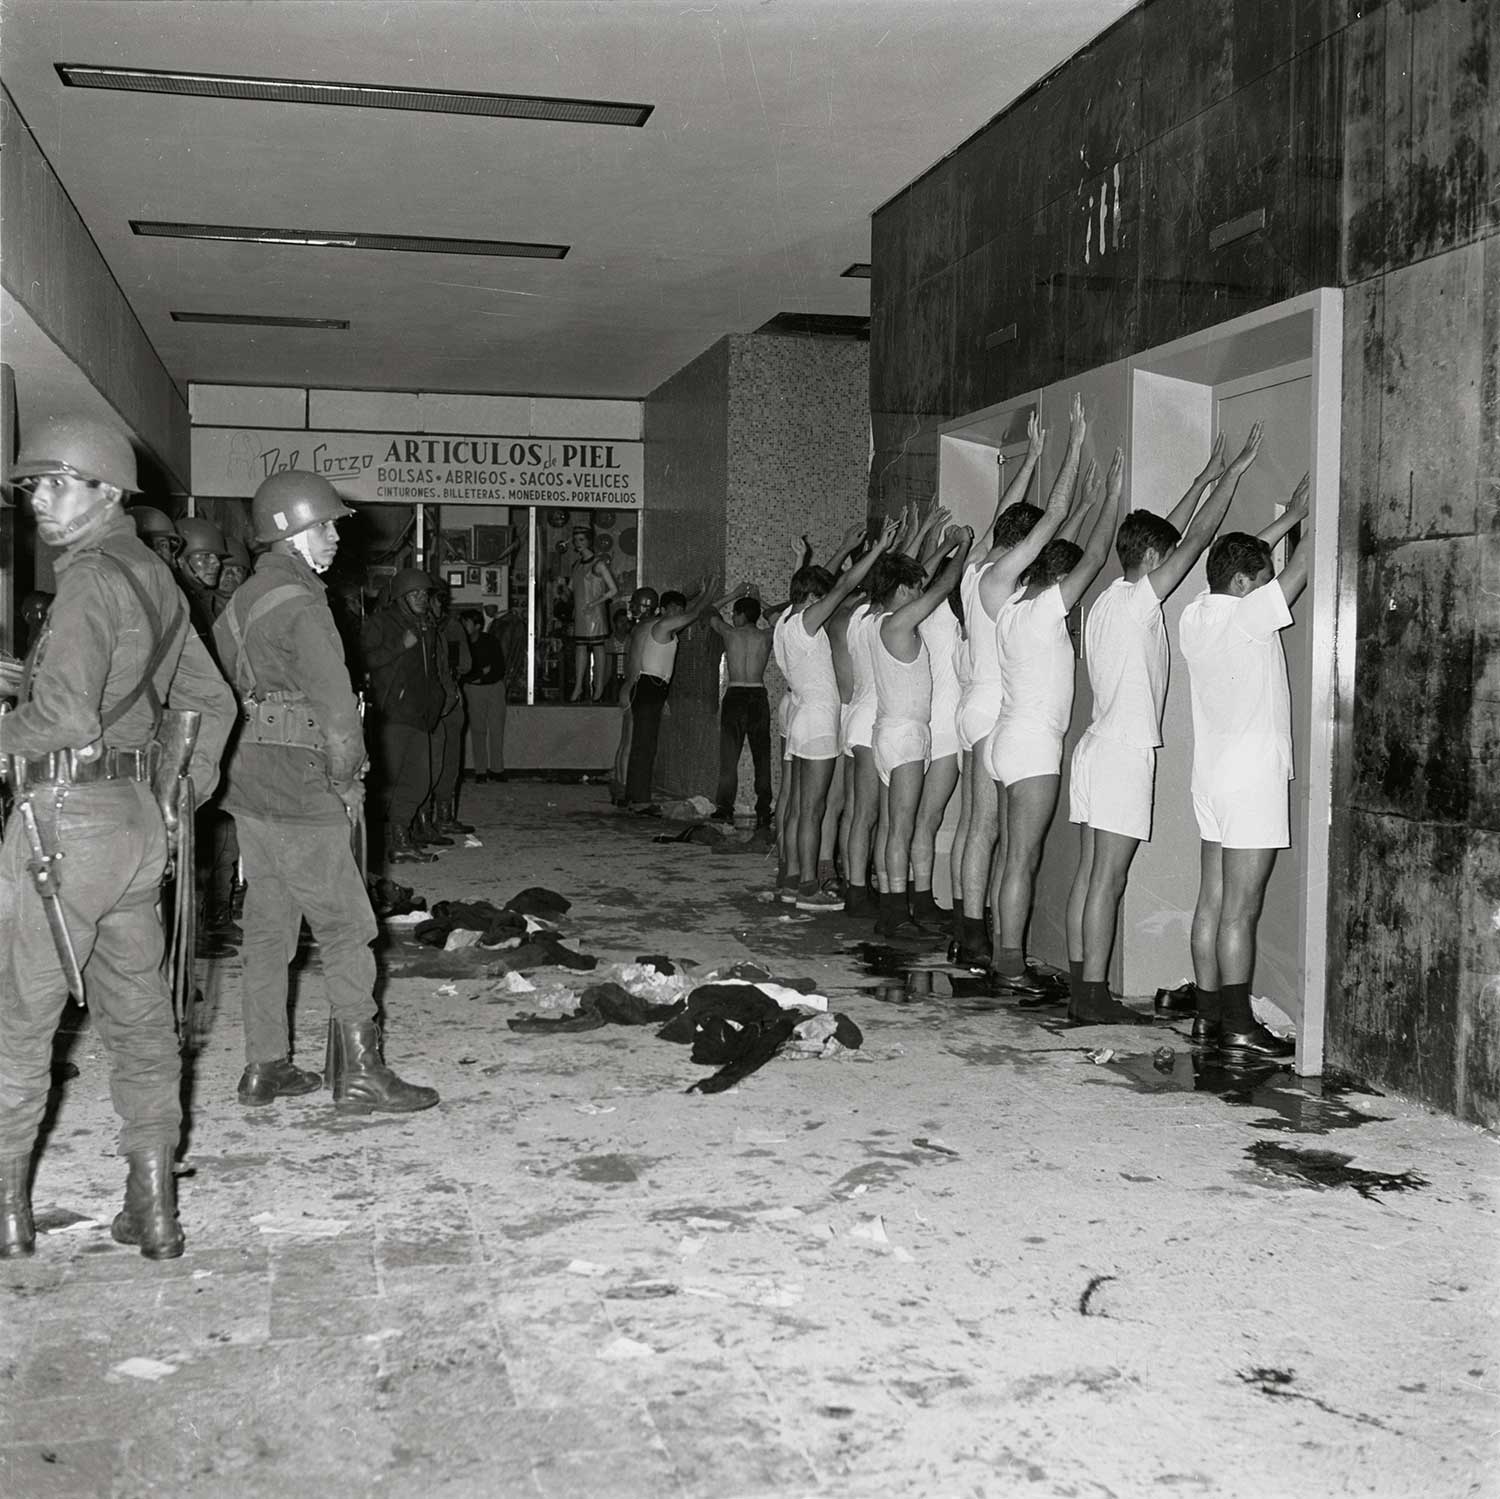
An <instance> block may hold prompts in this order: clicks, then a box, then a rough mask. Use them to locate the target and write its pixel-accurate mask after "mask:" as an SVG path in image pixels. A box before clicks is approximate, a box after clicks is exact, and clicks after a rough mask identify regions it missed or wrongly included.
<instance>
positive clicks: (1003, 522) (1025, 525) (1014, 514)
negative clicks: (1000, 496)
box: [991, 500, 1042, 547]
mask: <svg viewBox="0 0 1500 1499" xmlns="http://www.w3.org/2000/svg"><path fill="white" fill-rule="evenodd" d="M1041 518H1042V512H1041V511H1040V510H1038V509H1037V507H1036V506H1035V505H1028V504H1027V503H1026V501H1025V500H1022V501H1021V503H1020V504H1018V505H1012V506H1011V507H1010V509H1009V510H1006V511H1004V512H1003V513H1002V514H1001V516H1000V519H999V520H997V521H996V522H995V530H994V534H993V536H992V538H991V543H992V545H994V546H997V547H1013V546H1019V545H1020V544H1021V543H1022V542H1023V541H1025V540H1026V538H1027V537H1028V536H1030V535H1031V528H1032V527H1033V526H1034V525H1035V524H1036V523H1037V522H1038V521H1039V520H1040V519H1041Z"/></svg>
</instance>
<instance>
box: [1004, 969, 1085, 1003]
mask: <svg viewBox="0 0 1500 1499" xmlns="http://www.w3.org/2000/svg"><path fill="white" fill-rule="evenodd" d="M990 978H991V981H992V983H993V985H994V988H995V991H996V992H997V993H999V994H1015V995H1018V996H1020V997H1021V998H1022V999H1023V1000H1028V1001H1030V1003H1029V1004H1027V1005H1026V1008H1027V1009H1034V1008H1036V1006H1038V1005H1051V1004H1067V1002H1068V981H1067V980H1066V979H1065V978H1063V977H1062V976H1061V975H1060V974H1053V973H1043V972H1042V971H1041V969H1039V968H1033V967H1032V966H1031V964H1030V963H1028V964H1027V965H1026V968H1025V971H1024V972H1022V973H1010V974H1006V973H995V972H993V971H992V972H991V974H990Z"/></svg>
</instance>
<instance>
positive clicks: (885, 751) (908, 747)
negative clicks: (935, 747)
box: [872, 719, 932, 786]
mask: <svg viewBox="0 0 1500 1499" xmlns="http://www.w3.org/2000/svg"><path fill="white" fill-rule="evenodd" d="M931 747H932V730H931V729H929V728H928V726H927V725H926V724H925V723H912V722H911V721H910V720H908V719H884V720H881V721H880V722H878V723H876V725H875V735H874V740H873V744H872V748H873V749H874V751H875V770H876V773H877V774H878V775H879V776H880V784H881V785H882V786H889V785H890V783H891V772H892V771H893V770H895V769H897V768H898V767H899V766H902V765H910V764H911V763H912V762H913V761H919V762H920V763H921V766H922V769H923V771H924V772H925V771H926V769H927V763H928V750H929V749H931Z"/></svg>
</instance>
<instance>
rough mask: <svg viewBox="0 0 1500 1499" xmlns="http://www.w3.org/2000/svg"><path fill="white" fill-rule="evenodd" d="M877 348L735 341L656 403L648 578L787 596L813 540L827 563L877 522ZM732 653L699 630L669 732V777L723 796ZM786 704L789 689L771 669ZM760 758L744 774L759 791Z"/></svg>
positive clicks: (680, 675)
mask: <svg viewBox="0 0 1500 1499" xmlns="http://www.w3.org/2000/svg"><path fill="white" fill-rule="evenodd" d="M868 390H869V350H868V347H867V346H866V345H865V344H863V343H858V342H846V341H843V340H838V339H821V338H781V337H774V336H772V335H769V334H734V335H731V336H730V337H728V338H724V339H721V340H720V341H719V342H718V343H717V344H715V345H714V346H713V348H711V349H709V350H708V352H707V353H705V354H703V355H701V356H700V357H699V358H698V359H695V360H694V361H693V363H692V364H690V365H687V366H686V367H685V368H684V369H682V370H680V371H679V372H678V373H677V374H676V375H674V376H673V377H672V378H671V379H670V380H668V381H667V382H666V383H665V384H663V385H661V386H659V387H658V388H657V389H656V390H655V391H653V392H652V393H651V395H650V396H649V397H648V398H647V401H646V415H645V424H644V433H645V442H646V505H647V516H646V528H647V536H646V545H647V557H648V566H647V581H648V582H650V583H651V584H652V585H653V586H655V587H657V588H662V587H678V588H684V589H686V586H687V585H690V584H692V583H694V582H696V580H697V579H698V578H699V577H701V576H702V575H703V573H704V572H706V571H709V570H713V571H716V572H718V573H719V575H720V576H721V577H722V578H724V579H725V580H726V581H727V583H728V584H736V583H739V582H741V581H743V580H746V579H748V580H751V581H753V582H755V583H758V584H759V585H760V589H761V595H762V597H763V598H765V599H766V600H767V601H768V602H775V601H777V600H780V599H782V598H784V597H785V596H786V593H785V590H786V585H787V582H788V580H789V579H790V577H791V573H792V567H793V562H794V557H793V551H792V549H793V546H794V544H796V543H797V541H798V538H799V537H801V536H802V534H803V533H804V532H805V533H806V534H807V535H808V537H809V539H810V540H811V541H812V543H813V547H814V549H815V554H816V555H817V556H819V557H822V558H826V557H828V556H830V555H831V554H832V553H833V552H834V551H835V550H837V548H838V544H839V539H840V538H841V537H842V535H843V534H844V532H845V531H846V530H847V529H848V527H849V526H850V525H851V524H852V523H853V522H854V521H856V520H858V519H860V518H862V517H863V515H864V513H865V507H866V487H867V480H866V475H867V468H868V458H869V422H868ZM719 656H720V652H719V647H718V641H717V638H716V637H715V636H714V635H713V634H712V633H711V632H710V631H708V630H707V629H699V630H696V631H694V632H692V634H691V635H689V636H688V637H687V638H686V639H685V640H684V641H683V644H682V647H681V649H680V650H679V652H678V658H677V678H676V681H675V682H674V684H673V688H672V698H671V702H670V704H669V706H668V710H667V712H668V716H669V721H670V726H669V727H667V728H664V730H663V733H662V747H661V751H660V753H659V755H658V758H657V779H658V781H659V782H660V783H661V784H662V785H663V786H665V787H667V788H668V789H670V790H671V791H673V792H678V793H684V794H692V793H701V794H703V795H708V796H711V795H712V794H713V791H714V783H715V780H716V777H717V773H718V712H719ZM767 686H768V687H769V688H770V690H771V695H772V701H773V705H774V702H775V701H776V700H777V699H778V698H779V696H780V693H781V690H782V688H783V686H784V684H783V683H782V682H781V680H780V674H779V673H778V672H777V671H776V669H775V666H774V664H773V665H772V667H771V669H770V671H769V672H768V674H767ZM750 787H751V781H750V756H749V751H748V750H746V752H745V754H744V757H743V760H742V763H741V775H740V791H741V803H742V804H748V801H749V797H750Z"/></svg>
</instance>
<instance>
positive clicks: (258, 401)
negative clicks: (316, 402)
mask: <svg viewBox="0 0 1500 1499" xmlns="http://www.w3.org/2000/svg"><path fill="white" fill-rule="evenodd" d="M188 412H189V414H190V415H191V416H192V419H193V422H194V423H195V424H201V425H203V426H207V427H282V428H286V427H301V426H304V425H305V418H306V414H307V392H306V391H305V390H303V389H302V387H301V386H300V385H189V386H188Z"/></svg>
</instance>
